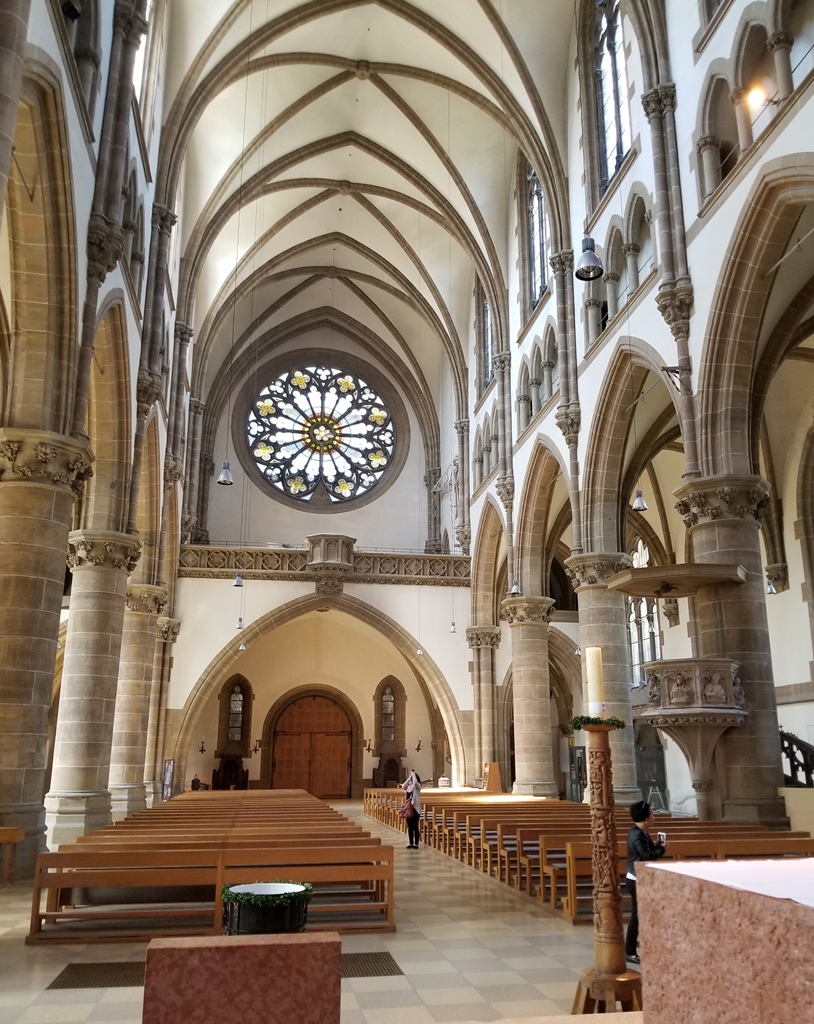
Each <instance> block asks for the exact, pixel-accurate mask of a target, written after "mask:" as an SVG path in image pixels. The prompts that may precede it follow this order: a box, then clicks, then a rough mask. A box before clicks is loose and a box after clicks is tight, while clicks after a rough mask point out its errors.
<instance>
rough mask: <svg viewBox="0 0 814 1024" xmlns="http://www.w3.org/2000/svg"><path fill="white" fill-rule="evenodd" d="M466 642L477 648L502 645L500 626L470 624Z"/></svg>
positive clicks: (495, 647)
mask: <svg viewBox="0 0 814 1024" xmlns="http://www.w3.org/2000/svg"><path fill="white" fill-rule="evenodd" d="M466 642H467V644H469V646H470V647H471V648H472V649H473V650H475V649H476V648H478V647H492V648H494V649H497V648H498V647H500V626H469V627H468V628H467V631H466Z"/></svg>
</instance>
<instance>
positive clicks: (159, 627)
mask: <svg viewBox="0 0 814 1024" xmlns="http://www.w3.org/2000/svg"><path fill="white" fill-rule="evenodd" d="M180 631H181V623H180V621H179V620H178V619H171V618H169V617H167V616H164V615H162V616H160V617H159V619H158V621H157V622H156V624H155V635H156V638H157V639H158V640H163V641H164V643H166V644H174V643H175V641H176V640H177V639H178V634H179V633H180Z"/></svg>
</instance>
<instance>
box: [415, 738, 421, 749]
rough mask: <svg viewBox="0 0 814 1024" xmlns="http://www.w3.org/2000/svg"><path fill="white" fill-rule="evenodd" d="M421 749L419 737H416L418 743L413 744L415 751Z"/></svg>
mask: <svg viewBox="0 0 814 1024" xmlns="http://www.w3.org/2000/svg"><path fill="white" fill-rule="evenodd" d="M419 750H421V737H420V736H419V737H418V743H416V745H415V752H416V753H418V752H419Z"/></svg>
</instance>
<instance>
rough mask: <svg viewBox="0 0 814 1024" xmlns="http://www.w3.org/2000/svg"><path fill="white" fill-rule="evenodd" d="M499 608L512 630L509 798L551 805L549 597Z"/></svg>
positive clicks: (514, 600) (554, 793)
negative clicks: (512, 777)
mask: <svg viewBox="0 0 814 1024" xmlns="http://www.w3.org/2000/svg"><path fill="white" fill-rule="evenodd" d="M500 607H501V609H502V612H503V615H504V616H505V618H506V621H507V622H508V623H509V625H510V626H511V629H512V698H513V699H512V706H513V708H514V763H515V781H514V787H513V789H512V792H513V793H522V794H524V795H526V796H545V797H549V798H554V799H556V798H558V796H559V787H558V785H557V778H556V775H555V768H554V751H553V748H552V744H551V684H550V681H549V674H548V623H549V620H550V618H551V609H552V608H553V607H554V601H553V600H552V599H551V598H550V597H507V598H506V599H505V600H504V601H503V602H502V603H501V606H500ZM557 754H558V756H559V751H557Z"/></svg>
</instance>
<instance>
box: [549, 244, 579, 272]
mask: <svg viewBox="0 0 814 1024" xmlns="http://www.w3.org/2000/svg"><path fill="white" fill-rule="evenodd" d="M548 262H549V264H550V266H551V269H552V270H553V271H554V273H555V274H557V275H558V276H559V275H562V276H566V275H567V274H570V273H571V271H572V270H573V269H574V250H573V249H563V250H562V251H561V252H555V253H554V255H553V256H551V258H550V259H549V261H548Z"/></svg>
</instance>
